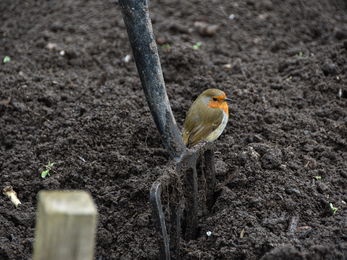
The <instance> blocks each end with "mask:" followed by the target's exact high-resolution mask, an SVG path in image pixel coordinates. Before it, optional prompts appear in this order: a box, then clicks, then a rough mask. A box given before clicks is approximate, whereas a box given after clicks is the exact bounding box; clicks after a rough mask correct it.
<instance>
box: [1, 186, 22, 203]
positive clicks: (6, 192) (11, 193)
mask: <svg viewBox="0 0 347 260" xmlns="http://www.w3.org/2000/svg"><path fill="white" fill-rule="evenodd" d="M2 193H3V194H4V195H6V196H7V197H8V198H9V199H10V200H11V201H12V203H13V204H14V205H15V206H16V207H18V205H19V204H21V202H20V201H19V199H18V198H17V193H16V192H15V191H14V190H13V188H12V186H6V187H5V188H4V189H3V190H2Z"/></svg>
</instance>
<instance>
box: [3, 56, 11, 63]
mask: <svg viewBox="0 0 347 260" xmlns="http://www.w3.org/2000/svg"><path fill="white" fill-rule="evenodd" d="M10 61H11V58H10V57H8V56H5V58H4V60H3V62H4V63H7V62H10Z"/></svg>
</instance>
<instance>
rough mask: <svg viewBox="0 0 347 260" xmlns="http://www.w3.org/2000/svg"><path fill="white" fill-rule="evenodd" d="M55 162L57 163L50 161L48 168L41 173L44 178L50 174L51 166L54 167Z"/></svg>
mask: <svg viewBox="0 0 347 260" xmlns="http://www.w3.org/2000/svg"><path fill="white" fill-rule="evenodd" d="M54 164H55V163H51V162H48V165H46V166H45V167H46V170H45V171H43V172H42V173H41V177H42V178H45V177H46V176H47V175H48V176H49V171H50V170H51V167H52V166H53V165H54Z"/></svg>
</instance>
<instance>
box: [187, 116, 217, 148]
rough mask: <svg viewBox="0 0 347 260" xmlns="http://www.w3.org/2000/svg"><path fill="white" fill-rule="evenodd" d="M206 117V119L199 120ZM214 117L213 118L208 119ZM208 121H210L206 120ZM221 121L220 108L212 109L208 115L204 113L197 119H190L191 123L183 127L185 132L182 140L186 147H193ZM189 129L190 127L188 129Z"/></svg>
mask: <svg viewBox="0 0 347 260" xmlns="http://www.w3.org/2000/svg"><path fill="white" fill-rule="evenodd" d="M203 118H206V120H201V119H203ZM210 118H214V120H208V119H210ZM208 121H210V122H208ZM222 121H223V111H222V110H220V109H213V110H212V111H211V112H210V114H209V115H205V116H204V117H202V118H200V120H199V121H198V122H197V121H195V122H194V121H193V122H192V121H191V122H192V124H190V125H188V126H187V127H186V128H185V133H184V134H183V140H184V143H185V144H186V145H188V147H190V148H191V147H193V146H194V145H196V143H197V142H199V141H200V140H202V139H204V138H206V137H207V136H208V135H209V134H210V133H212V132H213V131H214V130H215V129H216V128H217V127H218V126H219V125H220V124H221V123H222ZM189 129H191V130H190V131H189Z"/></svg>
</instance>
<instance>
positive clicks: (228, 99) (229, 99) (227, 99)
mask: <svg viewBox="0 0 347 260" xmlns="http://www.w3.org/2000/svg"><path fill="white" fill-rule="evenodd" d="M223 101H233V100H232V99H231V98H224V99H223Z"/></svg>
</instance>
